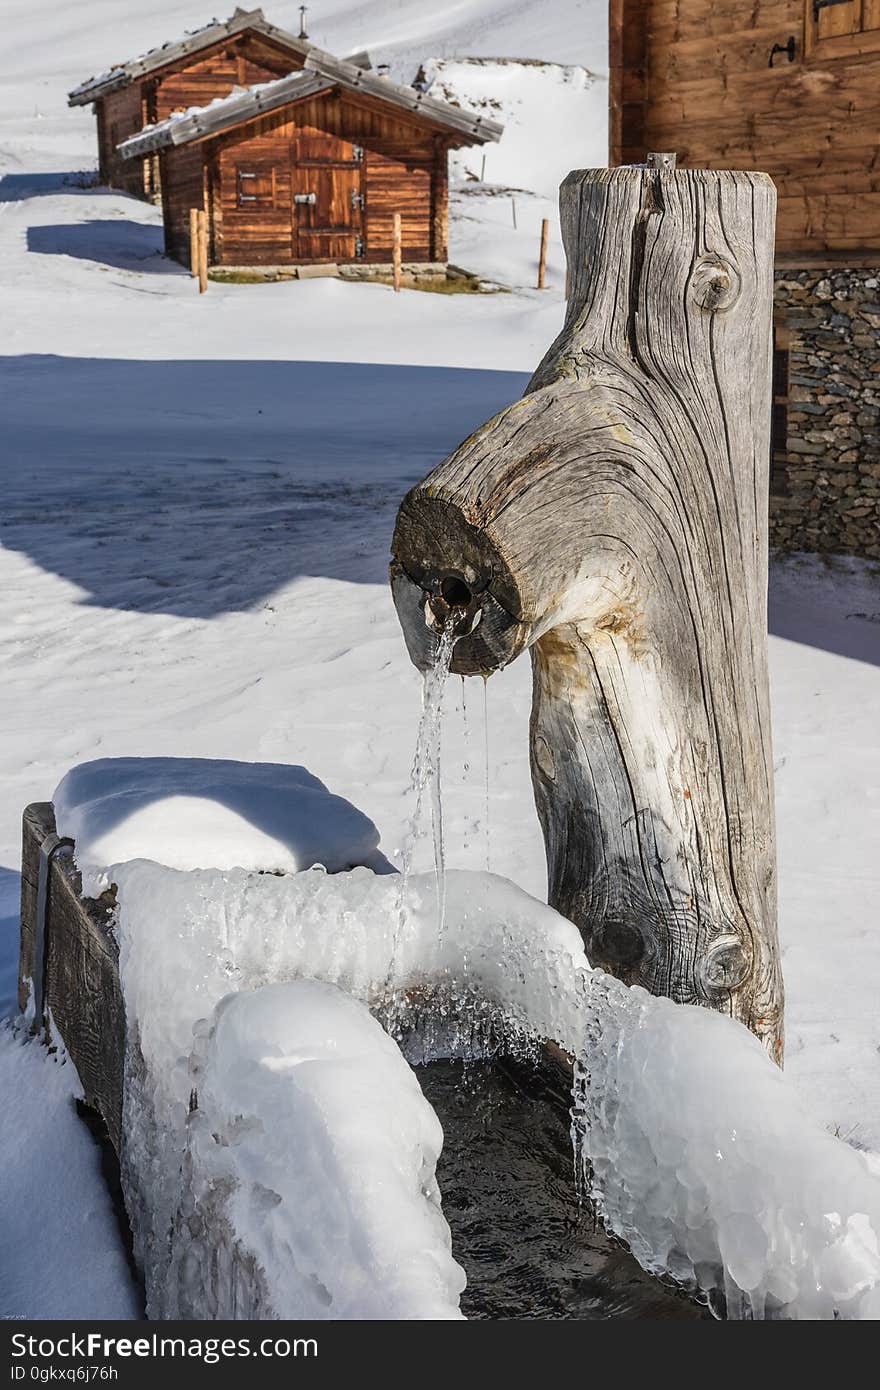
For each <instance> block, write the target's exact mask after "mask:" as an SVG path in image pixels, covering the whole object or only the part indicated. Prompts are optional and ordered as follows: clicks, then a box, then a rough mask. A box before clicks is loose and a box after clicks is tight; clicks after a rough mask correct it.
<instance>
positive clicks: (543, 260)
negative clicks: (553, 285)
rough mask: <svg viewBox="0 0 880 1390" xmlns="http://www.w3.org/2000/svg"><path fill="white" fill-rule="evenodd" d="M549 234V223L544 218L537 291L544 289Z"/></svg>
mask: <svg viewBox="0 0 880 1390" xmlns="http://www.w3.org/2000/svg"><path fill="white" fill-rule="evenodd" d="M549 233H550V222H549V220H548V219H547V218H546V217H545V218H544V219H543V221H542V222H541V254H540V255H539V257H538V289H539V290H542V289H543V288H544V275H545V273H546V270H547V237H548V235H549Z"/></svg>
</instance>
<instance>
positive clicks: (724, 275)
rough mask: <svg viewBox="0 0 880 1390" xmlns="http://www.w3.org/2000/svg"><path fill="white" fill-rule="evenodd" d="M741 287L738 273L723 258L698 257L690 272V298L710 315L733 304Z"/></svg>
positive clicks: (731, 263)
mask: <svg viewBox="0 0 880 1390" xmlns="http://www.w3.org/2000/svg"><path fill="white" fill-rule="evenodd" d="M741 285H742V281H741V279H740V274H739V271H738V270H737V268H736V266H735V265H734V264H733V262H732V261H729V260H727V259H726V257H724V256H718V255H714V254H712V255H705V256H700V258H699V260H698V261H697V263H696V265H695V266H694V268H693V271H692V272H691V285H690V290H691V298H692V299H693V301H694V303H695V304H698V305H699V306H700V308H701V309H705V310H706V311H707V313H710V314H712V313H716V312H717V311H718V310H720V309H729V308H730V307H731V305H733V304H735V303H736V301H737V300H738V299H739V293H740V288H741Z"/></svg>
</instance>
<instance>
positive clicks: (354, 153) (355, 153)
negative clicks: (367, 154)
mask: <svg viewBox="0 0 880 1390" xmlns="http://www.w3.org/2000/svg"><path fill="white" fill-rule="evenodd" d="M351 157H352V159H353V160H354V162H355V164H360V163H361V162H362V160H363V157H364V147H363V145H352V147H351Z"/></svg>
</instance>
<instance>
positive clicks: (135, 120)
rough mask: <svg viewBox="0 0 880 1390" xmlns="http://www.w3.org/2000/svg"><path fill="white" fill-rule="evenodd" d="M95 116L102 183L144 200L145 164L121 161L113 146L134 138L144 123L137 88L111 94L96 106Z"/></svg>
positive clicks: (143, 107) (139, 94) (125, 88)
mask: <svg viewBox="0 0 880 1390" xmlns="http://www.w3.org/2000/svg"><path fill="white" fill-rule="evenodd" d="M95 105H96V108H97V114H98V160H99V165H100V171H101V182H102V183H104V184H106V185H107V186H108V187H109V188H119V189H121V190H122V191H123V192H124V193H131V194H132V196H133V197H135V198H144V197H146V195H147V189H146V174H145V171H146V168H147V166H146V164H145V163H143V162H142V161H141V160H139V159H123V158H122V156H121V155H120V154H117V151H116V146H117V145H119V144H120V143H121V142H122V141H123V140H127V139H128V138H129V136H131V135H136V134H137V133H138V131H139V130H142V129H143V127H144V125H145V123H146V119H147V118H146V108H145V106H144V100H143V95H142V92H141V88H140V85H138V84H135V85H134V86H131V87H124V88H123V89H122V91H120V92H111V93H110V95H109V96H106V97H103V98H102V99H101V101H99V102H96V103H95Z"/></svg>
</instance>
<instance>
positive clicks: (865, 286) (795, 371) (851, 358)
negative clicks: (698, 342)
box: [770, 256, 880, 559]
mask: <svg viewBox="0 0 880 1390" xmlns="http://www.w3.org/2000/svg"><path fill="white" fill-rule="evenodd" d="M877 260H878V266H877V268H875V269H853V268H850V267H842V266H834V267H826V268H824V269H813V270H796V269H792V270H785V269H777V271H776V295H775V298H776V321H777V347H779V348H784V346H785V343H786V341H787V343H788V351H789V359H788V391H787V395H788V409H787V429H786V430H785V433H786V439H785V443H784V446H783V441H782V439H780V438H777V440H776V452H775V455H774V467H773V476H772V480H771V497H770V544H771V545H775V546H779V547H781V548H784V549H786V550H814V551H828V552H835V553H838V554H848V555H863V556H867V557H869V558H873V559H878V558H880V256H878V258H877ZM774 391H775V393H776V394H775V400H776V401H777V402H780V401H781V400H782V399H783V397H784V394H785V392H784V386H783V388H782V396H781V395H780V383H779V381H778V379H777V382H776V384H775V386H774ZM776 410H777V412H780V406H779V405H778V404H777V406H776ZM782 410H784V405H783V406H782ZM780 413H781V412H780ZM778 418H779V414H777V419H778Z"/></svg>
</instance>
